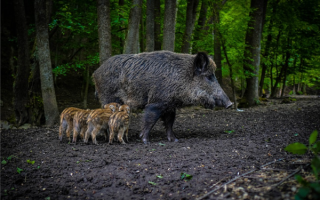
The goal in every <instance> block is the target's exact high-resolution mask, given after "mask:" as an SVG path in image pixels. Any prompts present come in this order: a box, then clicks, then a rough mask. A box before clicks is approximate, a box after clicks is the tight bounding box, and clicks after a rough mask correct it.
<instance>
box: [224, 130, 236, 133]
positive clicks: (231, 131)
mask: <svg viewBox="0 0 320 200" xmlns="http://www.w3.org/2000/svg"><path fill="white" fill-rule="evenodd" d="M224 132H225V133H228V134H231V133H233V132H234V130H230V131H224Z"/></svg>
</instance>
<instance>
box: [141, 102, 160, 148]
mask: <svg viewBox="0 0 320 200" xmlns="http://www.w3.org/2000/svg"><path fill="white" fill-rule="evenodd" d="M162 110H163V109H162V108H161V105H158V104H149V105H147V106H146V107H145V109H144V116H143V128H142V131H141V133H140V137H141V138H142V141H143V143H145V144H148V143H149V133H150V131H151V129H152V127H153V126H154V125H155V124H156V122H157V121H158V119H159V118H160V116H161V112H162Z"/></svg>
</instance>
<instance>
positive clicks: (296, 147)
mask: <svg viewBox="0 0 320 200" xmlns="http://www.w3.org/2000/svg"><path fill="white" fill-rule="evenodd" d="M284 150H285V151H288V152H290V153H293V154H299V155H302V154H305V153H306V152H307V150H308V148H307V147H306V145H304V144H302V143H299V142H296V143H293V144H289V145H288V146H287V147H286V148H285V149H284Z"/></svg>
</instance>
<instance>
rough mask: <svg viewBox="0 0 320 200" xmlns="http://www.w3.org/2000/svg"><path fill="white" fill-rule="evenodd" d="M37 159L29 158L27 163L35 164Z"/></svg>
mask: <svg viewBox="0 0 320 200" xmlns="http://www.w3.org/2000/svg"><path fill="white" fill-rule="evenodd" d="M35 162H36V161H34V160H32V161H31V160H27V163H29V164H31V165H33V164H34V163H35Z"/></svg>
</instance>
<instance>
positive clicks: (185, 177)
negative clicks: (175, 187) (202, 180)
mask: <svg viewBox="0 0 320 200" xmlns="http://www.w3.org/2000/svg"><path fill="white" fill-rule="evenodd" d="M192 177H193V176H192V175H190V174H187V173H184V172H181V174H180V179H181V180H188V181H190V180H191V179H192Z"/></svg>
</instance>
